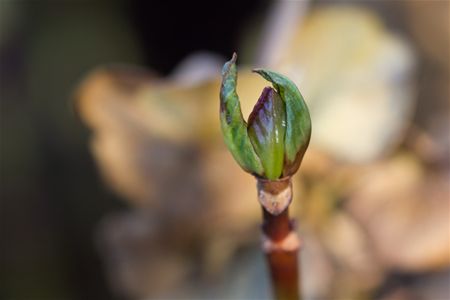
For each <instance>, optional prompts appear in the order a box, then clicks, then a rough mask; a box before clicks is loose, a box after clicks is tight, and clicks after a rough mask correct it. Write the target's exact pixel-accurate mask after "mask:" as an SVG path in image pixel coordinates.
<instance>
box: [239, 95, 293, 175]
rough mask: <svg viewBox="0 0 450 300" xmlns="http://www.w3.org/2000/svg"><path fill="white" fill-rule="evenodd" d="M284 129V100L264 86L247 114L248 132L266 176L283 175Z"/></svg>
mask: <svg viewBox="0 0 450 300" xmlns="http://www.w3.org/2000/svg"><path fill="white" fill-rule="evenodd" d="M285 131H286V110H285V107H284V102H283V100H281V98H280V96H279V95H278V94H277V93H276V91H275V90H274V89H272V88H270V87H266V88H265V89H264V90H263V92H262V94H261V96H260V97H259V100H258V102H257V103H256V105H255V107H254V108H253V111H252V113H251V114H250V116H249V118H248V134H249V137H250V141H251V142H252V145H253V148H254V149H255V151H256V154H258V157H259V158H260V159H261V164H262V165H263V168H264V177H266V178H267V179H270V180H275V179H278V178H280V176H281V175H282V172H283V163H284V135H285Z"/></svg>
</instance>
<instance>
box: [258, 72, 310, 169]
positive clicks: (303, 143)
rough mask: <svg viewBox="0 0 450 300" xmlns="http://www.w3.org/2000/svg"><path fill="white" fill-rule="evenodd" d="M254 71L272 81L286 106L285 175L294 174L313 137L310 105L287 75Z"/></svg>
mask: <svg viewBox="0 0 450 300" xmlns="http://www.w3.org/2000/svg"><path fill="white" fill-rule="evenodd" d="M253 71H254V72H256V73H258V74H259V75H261V76H262V77H263V78H264V79H266V80H268V81H270V82H271V83H272V85H273V86H274V88H275V89H276V90H277V92H278V94H279V95H280V96H281V99H282V100H283V101H284V103H285V107H286V136H285V139H284V143H285V148H284V151H285V160H286V161H285V165H284V170H283V176H290V175H293V174H294V173H295V172H296V171H297V169H298V167H299V166H300V163H301V161H302V159H303V155H304V154H305V152H306V149H307V148H308V145H309V140H310V138H311V118H310V116H309V111H308V107H307V106H306V103H305V101H304V99H303V96H302V95H301V94H300V91H299V90H298V89H297V87H296V86H295V84H294V83H293V82H292V81H291V80H290V79H288V78H287V77H286V76H283V75H281V74H278V73H276V72H273V71H268V70H264V69H255V70H253Z"/></svg>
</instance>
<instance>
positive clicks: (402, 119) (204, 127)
mask: <svg viewBox="0 0 450 300" xmlns="http://www.w3.org/2000/svg"><path fill="white" fill-rule="evenodd" d="M449 6H450V2H448V1H438V0H437V1H376V2H375V1H373V2H372V1H370V2H369V1H367V2H366V1H336V2H328V1H314V0H311V1H306V0H305V1H267V0H255V1H210V2H206V3H200V2H195V1H181V2H179V3H177V2H173V1H166V2H163V1H158V2H153V1H137V0H131V1H126V0H115V1H54V0H49V1H45V0H36V1H31V0H30V1H26V0H18V1H14V0H0V101H1V109H0V114H1V117H0V122H1V124H0V163H1V164H0V173H1V179H0V193H1V194H0V195H1V197H0V298H1V299H11V300H16V299H17V300H19V299H269V298H270V287H269V283H268V279H267V275H266V274H267V270H266V267H265V264H264V257H263V256H262V254H261V252H260V249H259V223H260V218H261V217H260V210H259V207H258V204H257V201H256V189H255V182H254V179H253V178H251V177H250V176H249V175H247V174H246V173H244V172H242V171H241V170H240V169H239V167H238V166H237V164H236V163H235V162H234V161H233V159H232V157H231V155H230V154H229V153H228V152H227V150H226V149H225V147H224V144H223V141H222V137H221V135H220V128H219V124H218V101H219V100H218V91H219V85H220V70H221V66H222V65H223V63H224V62H225V61H226V60H228V59H229V58H230V56H231V54H232V52H233V51H237V52H238V55H239V59H238V64H239V66H240V71H239V83H238V93H239V94H240V97H241V101H242V106H243V112H244V115H248V113H249V112H250V110H251V108H252V105H253V104H254V103H255V102H256V99H257V97H258V95H259V93H260V92H261V90H262V88H263V87H264V86H265V85H268V84H267V83H265V82H264V81H263V80H262V79H260V78H258V76H256V75H253V74H251V72H250V70H251V68H254V67H267V68H271V69H273V70H275V71H278V72H280V73H284V74H286V75H288V76H289V77H290V78H292V79H293V80H294V81H295V82H296V83H297V85H298V86H299V89H300V91H301V92H302V93H303V95H304V97H305V99H306V101H307V103H308V105H309V107H310V111H311V114H312V122H313V134H312V141H311V145H310V148H309V150H308V152H307V154H306V156H305V158H304V162H303V165H302V167H301V168H300V171H299V174H298V175H297V176H296V177H295V178H294V185H295V187H294V193H295V200H294V207H293V208H292V215H293V216H294V217H295V218H296V219H297V220H298V223H299V228H298V230H299V232H300V234H301V236H302V237H303V240H304V245H303V250H302V252H301V256H302V274H303V285H304V293H305V295H306V296H307V299H333V300H334V299H342V300H347V299H380V300H407V299H408V300H409V299H413V300H414V299H417V300H421V299H430V300H441V299H442V300H443V299H450V290H449V286H450V285H449V281H450V269H449V267H450V215H449V214H450V205H449V204H450V185H449V184H450V183H449V182H450V172H449V171H450V153H449V146H450V132H449V130H450V124H449V122H450V118H449V113H450V98H449V36H450V33H449V28H450V24H449V14H450V7H449Z"/></svg>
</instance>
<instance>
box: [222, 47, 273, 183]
mask: <svg viewBox="0 0 450 300" xmlns="http://www.w3.org/2000/svg"><path fill="white" fill-rule="evenodd" d="M236 59H237V55H236V53H234V54H233V58H232V59H231V60H230V61H229V62H227V63H226V64H225V65H224V66H223V69H222V86H221V88H220V124H221V127H222V133H223V136H224V140H225V144H226V145H227V147H228V149H229V150H230V152H231V154H232V155H233V157H234V159H235V160H236V161H237V162H238V164H239V165H240V166H241V167H242V168H243V169H244V170H245V171H247V172H250V173H252V174H254V175H258V176H262V175H263V173H264V170H263V167H262V164H261V161H260V159H259V157H258V155H257V154H256V152H255V150H254V149H253V145H252V143H251V141H250V138H249V136H248V133H247V124H246V122H245V121H244V119H243V117H242V111H241V104H240V102H239V97H238V95H237V93H236V84H237V82H236V81H237V68H236Z"/></svg>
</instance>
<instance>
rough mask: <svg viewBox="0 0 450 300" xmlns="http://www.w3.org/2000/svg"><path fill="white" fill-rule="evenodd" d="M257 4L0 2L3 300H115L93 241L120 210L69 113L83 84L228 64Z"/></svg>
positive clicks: (0, 263)
mask: <svg viewBox="0 0 450 300" xmlns="http://www.w3.org/2000/svg"><path fill="white" fill-rule="evenodd" d="M264 2H265V1H205V2H196V1H159V2H156V1H125V0H123V1H43V0H38V1H13V0H11V1H10V0H0V10H1V11H3V12H2V14H1V15H0V19H3V20H2V25H3V26H1V27H3V28H2V29H1V33H2V35H1V37H0V42H1V44H0V60H1V65H0V79H1V80H0V84H1V94H0V99H1V111H0V112H1V118H0V122H1V124H0V130H1V135H0V137H1V140H0V143H1V144H0V146H1V150H0V151H1V152H0V154H1V160H0V163H1V165H0V172H1V179H0V183H1V187H0V194H1V207H0V251H1V253H0V298H1V299H115V296H114V295H112V294H111V292H110V290H109V289H108V287H107V284H106V280H105V275H104V272H103V270H102V265H101V262H100V260H99V257H98V254H97V252H96V248H95V243H94V233H95V229H96V225H97V224H98V222H99V220H100V219H101V218H102V216H103V215H105V213H106V212H108V211H114V210H119V209H126V205H125V204H123V203H122V202H121V201H120V199H117V197H116V196H114V195H113V194H112V193H110V192H109V191H108V189H107V188H106V187H105V186H104V185H103V184H102V182H101V180H100V178H99V176H98V173H97V170H96V167H95V162H94V161H93V158H92V156H91V154H90V153H89V149H88V143H87V141H88V132H87V129H85V127H84V126H83V125H82V124H81V122H80V121H79V120H78V119H77V116H76V113H75V112H74V109H73V107H72V103H71V101H72V91H73V90H74V88H75V86H76V84H77V83H78V81H79V80H80V79H81V78H82V77H83V75H85V74H86V73H87V72H88V71H90V70H91V69H92V68H94V67H96V66H98V65H101V64H106V63H112V62H121V63H132V64H140V65H144V66H146V67H148V68H151V69H152V70H154V71H156V72H158V73H160V74H163V75H165V74H168V73H169V72H170V71H171V70H172V68H173V67H174V66H175V65H176V64H177V63H178V62H179V61H180V60H181V59H183V58H184V57H185V56H186V55H187V54H189V53H191V52H192V51H195V50H210V51H213V52H216V53H221V54H224V55H226V56H228V55H229V54H230V53H231V52H232V51H234V50H236V49H237V45H238V43H239V38H240V34H241V33H242V30H241V28H242V27H243V26H244V25H245V24H246V23H248V22H249V20H250V18H251V17H252V16H253V17H255V16H256V15H257V14H255V12H258V13H262V12H263V11H264V4H265V3H264ZM230 13H232V17H230Z"/></svg>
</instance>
